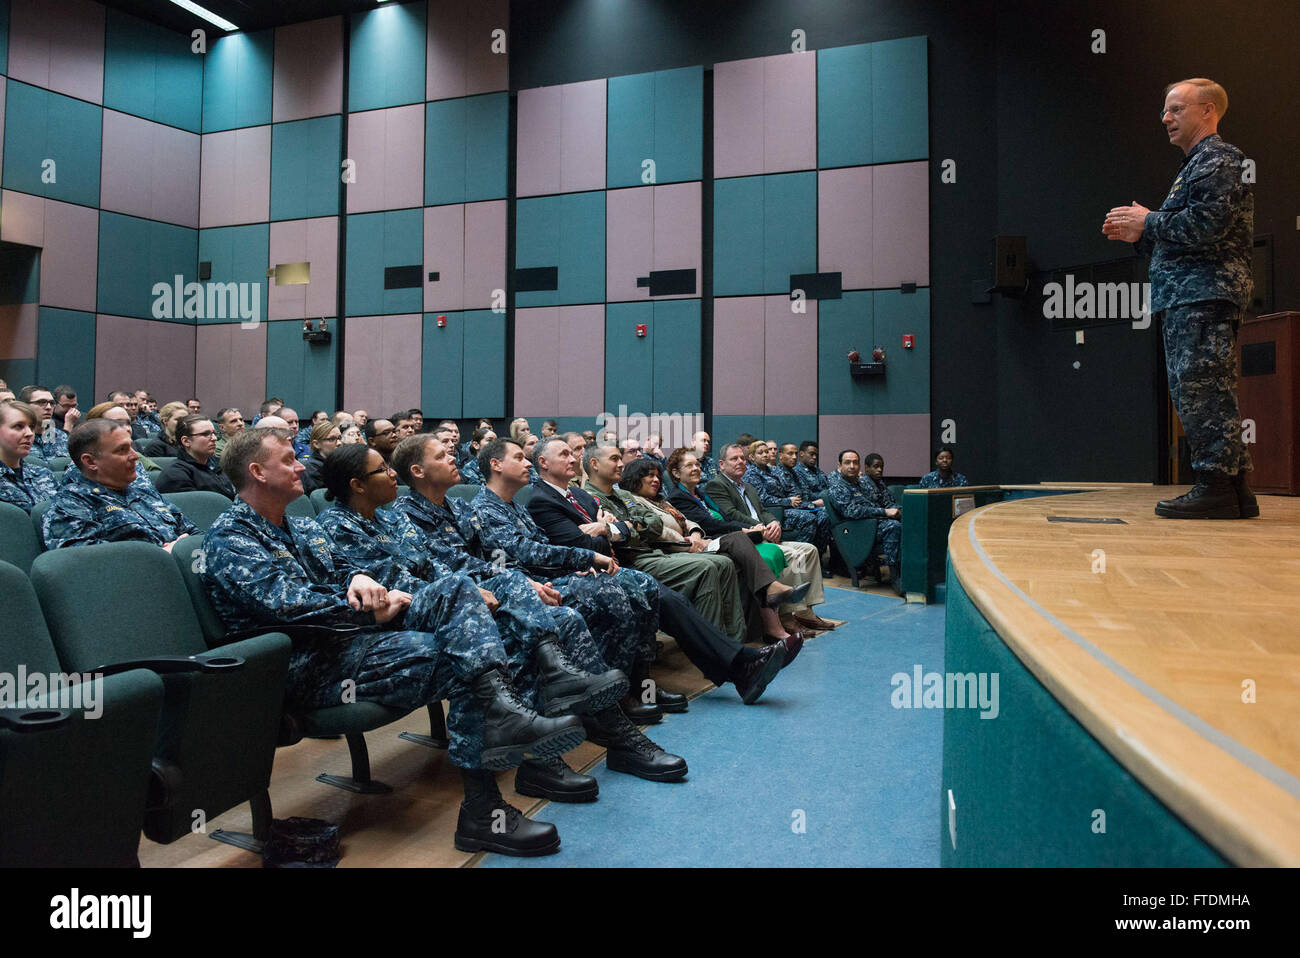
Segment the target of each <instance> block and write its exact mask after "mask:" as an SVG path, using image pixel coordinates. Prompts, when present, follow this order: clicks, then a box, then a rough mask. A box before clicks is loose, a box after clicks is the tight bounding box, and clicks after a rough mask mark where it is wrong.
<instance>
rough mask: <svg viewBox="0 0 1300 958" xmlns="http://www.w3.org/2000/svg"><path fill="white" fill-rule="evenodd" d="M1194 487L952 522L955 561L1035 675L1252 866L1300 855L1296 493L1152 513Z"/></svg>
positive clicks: (1141, 489) (1130, 492)
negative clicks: (1224, 506)
mask: <svg viewBox="0 0 1300 958" xmlns="http://www.w3.org/2000/svg"><path fill="white" fill-rule="evenodd" d="M1088 485H1092V484H1088ZM1073 488H1078V486H1074V487H1073ZM1185 489H1186V487H1185V486H1184V487H1177V488H1174V487H1159V486H1124V485H1116V486H1110V487H1105V488H1101V489H1096V490H1094V491H1088V492H1081V493H1077V494H1068V495H1051V496H1044V497H1041V498H1033V499H1019V500H1014V501H1007V502H999V503H993V504H991V505H987V506H984V507H982V508H980V509H976V510H974V511H972V512H969V513H967V514H965V515H963V516H961V517H960V518H959V519H957V520H956V521H955V522H954V523H953V525H952V528H951V530H950V532H949V537H948V551H949V557H950V561H951V563H952V570H953V573H954V574H955V575H956V576H957V578H958V580H959V582H960V584H961V586H962V588H963V589H965V591H966V593H967V595H969V597H970V599H971V601H972V602H973V603H974V604H975V606H976V608H978V609H979V611H980V612H981V613H982V614H983V616H984V617H985V619H987V620H988V622H989V624H990V625H991V626H992V627H993V628H994V629H995V630H996V631H997V633H998V635H999V636H1000V637H1001V638H1002V640H1003V642H1005V643H1006V645H1007V647H1008V648H1009V649H1011V651H1012V652H1013V653H1014V654H1015V655H1016V657H1017V658H1018V659H1020V661H1021V662H1022V663H1023V664H1024V665H1025V666H1026V667H1027V668H1028V669H1029V670H1030V671H1031V672H1032V673H1033V674H1034V676H1035V678H1037V679H1038V681H1039V682H1041V683H1042V684H1043V685H1044V687H1046V688H1047V690H1048V691H1049V692H1051V693H1052V695H1053V696H1055V697H1056V699H1057V701H1058V702H1060V703H1061V704H1062V706H1063V707H1064V708H1065V709H1066V710H1067V711H1068V712H1069V713H1070V714H1071V715H1072V716H1073V717H1074V718H1075V719H1077V720H1078V721H1079V722H1080V724H1082V725H1083V726H1084V727H1085V728H1086V729H1087V730H1088V731H1089V732H1090V733H1091V734H1092V735H1093V736H1094V737H1095V738H1096V739H1097V740H1098V741H1099V742H1100V743H1101V744H1102V745H1103V746H1104V747H1105V748H1106V749H1107V750H1108V751H1109V752H1110V753H1111V755H1113V756H1114V757H1115V759H1116V760H1117V761H1118V762H1119V763H1120V764H1121V765H1123V766H1124V767H1125V768H1126V769H1128V771H1129V772H1131V773H1132V774H1133V775H1134V777H1136V778H1137V779H1138V780H1139V781H1140V782H1142V784H1143V785H1145V786H1146V787H1147V788H1148V789H1150V790H1151V792H1152V793H1154V794H1155V795H1156V796H1157V797H1158V798H1159V799H1160V800H1161V801H1162V802H1164V804H1165V805H1166V806H1168V807H1169V808H1170V809H1171V810H1172V811H1173V812H1174V813H1175V814H1177V815H1178V816H1179V817H1180V818H1182V820H1183V821H1184V822H1186V823H1187V825H1188V826H1189V827H1190V828H1192V829H1193V830H1194V831H1196V832H1197V833H1198V834H1199V835H1200V836H1201V838H1202V839H1204V840H1205V841H1206V842H1207V843H1208V844H1210V845H1211V846H1213V847H1214V848H1215V849H1217V850H1218V851H1219V853H1220V854H1222V855H1223V856H1224V857H1225V858H1227V859H1228V860H1229V861H1231V862H1233V863H1235V864H1238V865H1285V866H1297V865H1300V499H1292V498H1286V497H1281V496H1261V497H1260V511H1261V515H1260V517H1259V518H1257V519H1249V520H1237V521H1217V522H1216V521H1186V520H1171V519H1159V518H1157V517H1156V516H1155V515H1154V513H1153V511H1152V510H1153V508H1154V506H1155V503H1156V501H1157V500H1159V499H1165V498H1169V497H1170V496H1171V495H1176V494H1177V493H1179V492H1182V491H1185ZM1049 516H1054V517H1071V518H1091V519H1099V518H1111V519H1120V520H1123V524H1117V523H1092V522H1089V523H1077V522H1049V521H1048V517H1049Z"/></svg>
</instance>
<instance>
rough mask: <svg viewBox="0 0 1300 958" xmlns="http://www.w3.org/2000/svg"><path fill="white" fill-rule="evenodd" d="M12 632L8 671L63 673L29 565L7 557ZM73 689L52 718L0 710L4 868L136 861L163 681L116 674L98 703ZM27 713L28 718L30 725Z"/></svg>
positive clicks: (139, 672) (2, 644)
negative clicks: (23, 566)
mask: <svg viewBox="0 0 1300 958" xmlns="http://www.w3.org/2000/svg"><path fill="white" fill-rule="evenodd" d="M0 594H3V595H4V597H5V628H4V632H3V637H2V638H0V672H5V673H7V674H9V675H15V674H16V673H17V672H18V669H19V668H20V667H22V668H25V670H26V672H27V675H28V677H29V678H30V676H32V675H34V674H42V675H50V674H55V673H59V672H61V671H63V667H62V665H61V664H60V662H59V658H58V655H57V654H56V653H55V649H54V643H53V642H51V640H50V633H49V630H48V629H47V628H46V626H45V619H44V617H43V616H42V615H41V607H40V604H39V603H38V602H37V599H36V592H35V590H34V589H33V588H32V584H31V582H29V581H28V579H27V576H26V575H25V574H24V573H23V571H22V570H20V569H19V568H17V567H16V566H13V565H10V564H9V563H7V562H0ZM87 686H89V683H87V685H83V686H82V688H81V689H80V690H78V689H77V688H76V687H75V686H70V687H69V697H68V699H67V700H66V704H68V705H77V704H81V705H83V706H87V707H86V708H64V709H55V708H53V707H54V706H58V705H60V704H63V703H61V702H60V701H59V700H58V698H55V697H50V698H46V699H45V701H44V703H42V702H41V701H40V700H37V701H36V702H33V703H31V704H32V705H34V706H37V707H39V706H40V705H42V704H46V705H48V706H50V708H49V709H47V710H42V711H44V712H45V720H44V721H43V722H42V721H40V714H39V712H37V711H36V710H35V709H24V708H12V709H8V708H7V709H3V710H0V867H4V868H14V867H18V868H35V867H45V868H106V867H130V866H133V865H138V864H139V861H138V859H137V857H136V852H137V850H138V848H139V846H140V829H141V828H142V827H143V824H144V816H145V796H146V793H147V792H148V789H149V779H150V764H151V761H152V758H153V754H154V742H155V741H156V739H157V736H158V717H159V714H160V712H161V711H162V703H163V683H162V680H161V679H160V678H159V677H158V676H157V675H155V674H154V673H153V672H151V671H148V670H145V669H131V670H129V671H126V672H122V673H120V674H118V675H108V676H105V677H104V678H103V680H102V684H100V685H99V686H98V688H97V689H96V688H95V687H94V686H89V688H90V691H91V693H92V695H93V696H94V699H93V701H88V700H87V699H86V698H84V697H83V698H81V699H80V703H78V695H81V694H84V692H85V691H86V690H87ZM24 718H27V719H28V720H27V721H24Z"/></svg>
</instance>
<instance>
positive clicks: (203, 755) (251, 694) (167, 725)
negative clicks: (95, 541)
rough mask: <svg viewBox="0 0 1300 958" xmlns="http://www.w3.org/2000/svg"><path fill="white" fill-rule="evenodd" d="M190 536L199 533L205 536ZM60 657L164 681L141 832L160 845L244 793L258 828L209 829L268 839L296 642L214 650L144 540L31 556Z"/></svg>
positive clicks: (161, 558)
mask: <svg viewBox="0 0 1300 958" xmlns="http://www.w3.org/2000/svg"><path fill="white" fill-rule="evenodd" d="M189 541H191V542H194V541H198V537H197V536H192V537H189ZM31 577H32V584H33V586H34V587H35V589H36V594H37V596H38V598H39V599H40V603H41V608H42V610H43V611H44V613H45V621H46V623H47V624H48V626H49V629H50V634H51V636H52V637H53V640H54V646H55V649H56V651H57V652H58V655H59V661H60V662H61V663H62V664H63V667H64V668H65V669H68V670H71V671H93V670H95V669H98V668H100V667H101V666H106V665H107V666H112V665H114V664H117V663H124V662H132V663H134V662H145V665H144V667H147V668H150V669H152V670H153V671H156V672H158V673H159V674H160V675H161V676H162V679H163V683H164V685H165V686H166V690H167V702H166V706H165V708H164V710H163V715H162V720H161V726H160V729H159V736H158V741H157V745H156V748H155V751H154V768H155V771H156V774H155V775H154V778H153V781H152V786H151V790H150V796H149V804H148V808H147V811H146V814H145V820H144V832H145V835H147V836H148V837H149V838H150V839H152V840H153V841H156V842H159V843H161V844H166V843H168V842H172V841H175V840H176V839H178V838H181V837H182V836H184V835H188V834H190V833H191V830H192V827H193V826H194V825H195V823H196V816H195V813H196V812H199V811H201V812H202V817H203V818H204V819H205V820H207V821H210V820H211V819H213V818H215V817H216V816H218V815H220V814H222V813H223V812H225V811H227V810H229V809H231V808H233V807H235V806H236V805H239V804H240V803H242V802H251V803H252V806H253V832H254V834H253V836H252V838H249V837H248V836H240V835H233V834H230V833H226V832H223V831H220V830H219V831H217V832H216V833H214V834H213V836H212V837H213V838H217V839H218V840H220V841H225V842H227V843H228V844H233V845H238V846H239V847H241V848H248V849H250V850H257V849H260V843H261V841H262V840H264V839H265V837H266V834H267V831H268V829H269V827H270V818H271V800H270V796H269V794H268V792H267V787H268V786H269V784H270V780H271V763H272V759H273V757H274V755H275V743H276V737H277V735H278V734H279V730H280V715H281V711H282V705H283V701H284V685H285V679H286V676H287V674H288V668H289V653H290V642H289V638H288V636H286V635H283V634H281V633H274V632H273V633H267V634H265V635H259V636H256V637H253V638H249V639H245V640H243V641H240V642H233V643H230V644H228V645H223V646H221V647H220V648H217V649H211V650H210V649H209V648H208V646H207V644H206V643H205V641H204V636H203V630H202V627H201V625H200V622H199V618H198V616H197V615H196V614H195V611H194V607H193V605H192V604H191V602H190V596H189V592H188V590H187V589H186V587H185V581H184V579H183V578H182V577H181V574H180V572H179V571H178V569H177V567H176V564H175V562H173V561H172V557H171V556H170V555H168V553H167V552H166V551H165V550H163V549H160V548H159V547H157V546H155V545H150V544H148V543H143V542H114V543H108V544H105V545H96V546H82V547H78V548H73V549H58V550H55V551H53V552H44V553H42V554H41V555H40V556H38V557H37V559H36V561H35V562H34V563H33V564H32V573H31Z"/></svg>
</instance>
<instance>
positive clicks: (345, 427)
mask: <svg viewBox="0 0 1300 958" xmlns="http://www.w3.org/2000/svg"><path fill="white" fill-rule="evenodd" d="M339 430H340V432H339V444H340V445H343V446H354V445H357V446H364V445H365V444H366V434H365V432H364V431H363V430H362V429H361V427H360V426H358V425H357V424H356V421H355V420H353V419H349V420H347V421H346V422H345V423H343V424H342V425H340V426H339Z"/></svg>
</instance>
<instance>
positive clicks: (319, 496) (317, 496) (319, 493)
mask: <svg viewBox="0 0 1300 958" xmlns="http://www.w3.org/2000/svg"><path fill="white" fill-rule="evenodd" d="M307 498H308V499H310V500H311V505H312V508H313V509H315V510H316V515H320V514H321V513H322V512H324V511H325V510H326V509H328V508H329V507H330V506H332V505H333V503H332V502H329V501H327V500H326V499H325V490H324V489H313V490H312V491H311V494H310V495H308V496H307Z"/></svg>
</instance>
